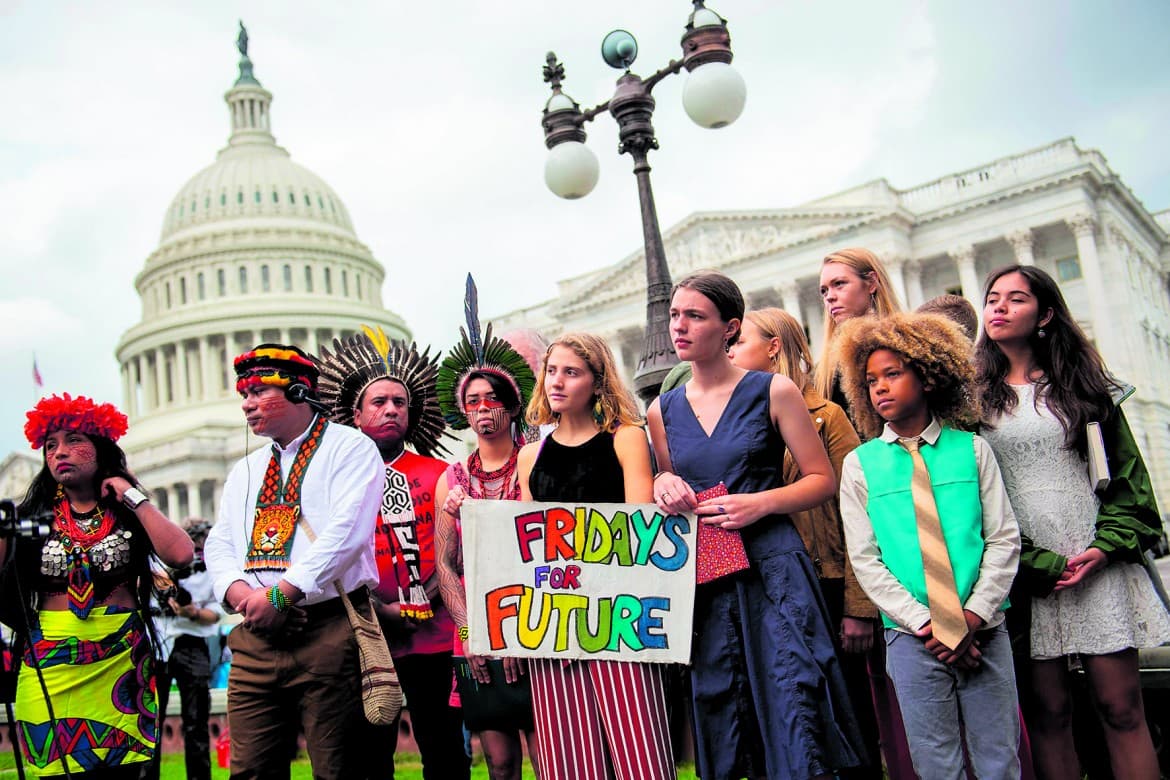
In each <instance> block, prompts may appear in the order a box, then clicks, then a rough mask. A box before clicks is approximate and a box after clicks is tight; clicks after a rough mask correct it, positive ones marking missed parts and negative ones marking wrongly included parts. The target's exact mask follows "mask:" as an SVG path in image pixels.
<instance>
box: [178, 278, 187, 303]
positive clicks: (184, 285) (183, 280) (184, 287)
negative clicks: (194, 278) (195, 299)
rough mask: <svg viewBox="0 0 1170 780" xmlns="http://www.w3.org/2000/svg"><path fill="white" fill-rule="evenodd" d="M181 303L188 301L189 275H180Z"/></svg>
mask: <svg viewBox="0 0 1170 780" xmlns="http://www.w3.org/2000/svg"><path fill="white" fill-rule="evenodd" d="M179 303H183V304H185V303H187V277H185V276H180V277H179Z"/></svg>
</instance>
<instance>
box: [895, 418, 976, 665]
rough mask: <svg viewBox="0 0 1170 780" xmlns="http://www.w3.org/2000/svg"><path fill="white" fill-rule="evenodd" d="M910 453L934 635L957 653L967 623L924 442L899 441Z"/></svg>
mask: <svg viewBox="0 0 1170 780" xmlns="http://www.w3.org/2000/svg"><path fill="white" fill-rule="evenodd" d="M898 443H899V444H901V445H902V446H903V447H905V448H906V451H907V452H909V453H910V460H911V461H913V463H914V477H913V479H912V480H911V482H910V495H911V496H912V497H913V498H914V515H915V518H916V519H917V521H918V546H919V547H921V548H922V571H923V573H924V574H925V575H926V599H927V601H928V602H929V606H930V628H931V633H932V634H933V635H934V637H935V638H936V639H938V640H939V641H940V642H942V643H943V644H944V645H946V646H947V647H949V648H950V649H952V650H954V649H955V648H956V647H958V646H959V643H960V642H962V641H963V639H964V638H965V637H966V636H967V619H966V618H965V617H964V616H963V605H962V604H960V603H959V593H958V590H957V589H956V588H955V572H954V570H953V569H951V556H950V554H949V553H948V552H947V542H946V539H945V538H944V537H943V532H942V525H941V524H940V523H939V519H938V505H937V504H935V501H934V492H933V491H932V490H931V486H930V472H929V471H928V470H927V469H926V461H924V460H923V459H922V453H921V452H919V451H918V447H919V445H920V444H921V443H922V439H921V438H915V439H898Z"/></svg>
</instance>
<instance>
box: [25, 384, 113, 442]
mask: <svg viewBox="0 0 1170 780" xmlns="http://www.w3.org/2000/svg"><path fill="white" fill-rule="evenodd" d="M25 417H27V418H28V421H27V422H26V423H25V424H24V436H25V438H26V439H28V443H29V444H31V445H32V448H33V449H34V450H39V449H40V448H41V447H43V446H44V444H45V439H46V438H47V437H48V435H49V434H50V433H52V432H53V431H60V430H66V431H80V432H81V433H84V434H86V435H88V436H104V437H105V438H107V439H109V440H110V441H117V440H118V439H120V438H122V435H123V434H125V433H126V415H124V414H122V413H121V412H119V411H118V408H117V407H116V406H114V405H113V404H96V403H94V402H93V399H92V398H86V397H85V396H84V395H79V396H77V397H73V396H71V395H69V393H63V394H62V395H50V396H47V397H45V398H42V399H41V400H39V401H37V405H36V406H34V407H33V408H32V411H30V412H27V413H26V414H25Z"/></svg>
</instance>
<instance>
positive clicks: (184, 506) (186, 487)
mask: <svg viewBox="0 0 1170 780" xmlns="http://www.w3.org/2000/svg"><path fill="white" fill-rule="evenodd" d="M175 488H176V490H177V491H178V493H179V500H178V501H177V502H176V503H177V504H178V505H179V507H180V511H179V512H178V517H172V518H171V519H172V520H174V521H175V522H181V521H182V520H184V519H185V518H188V517H190V516H191V515H197V514H199V512H198V511H197V509H198V507H197V506H196V505H195V502H194V501H192V500H191V496H192V493H193V491H192V490H191V483H190V482H180V483H179V484H177V485H175ZM195 495H196V496H198V495H199V494H198V493H197V492H196V493H195Z"/></svg>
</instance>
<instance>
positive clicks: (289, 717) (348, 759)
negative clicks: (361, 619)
mask: <svg viewBox="0 0 1170 780" xmlns="http://www.w3.org/2000/svg"><path fill="white" fill-rule="evenodd" d="M233 366H234V368H235V373H236V377H237V381H236V390H237V392H239V394H240V396H241V398H242V399H243V400H242V403H241V408H242V409H243V412H244V416H245V419H246V420H247V424H248V428H249V429H250V430H251V432H252V433H253V434H255V435H257V436H262V437H265V438H267V439H271V440H272V442H271V445H270V446H268V443H267V442H265V446H262V447H258V448H256V449H255V450H254V451H253V452H252V453H250V454H249V455H246V456H245V457H244V458H242V459H241V460H240V461H239V462H238V463H237V464H236V465H235V467H234V468H233V469H232V471H231V473H230V474H229V475H228V478H227V481H226V482H225V483H224V488H223V498H222V500H221V502H220V507H219V519H218V521H217V522H216V524H215V525H214V526H213V527H212V529H211V531H210V532H209V533H208V536H207V541H206V543H205V544H204V557H205V560H206V563H207V571H208V573H209V574H210V575H211V578H212V587H213V590H214V592H215V596H216V598H218V599H220V600H221V602H222V603H223V604H224V606H226V607H227V608H228V609H230V610H231V611H233V612H237V613H239V614H240V615H242V616H243V618H244V622H243V625H241V626H239V627H238V628H236V629H235V630H233V631H232V633H231V634H230V635H229V636H228V647H230V648H231V651H232V667H231V673H230V674H229V676H228V726H229V727H230V729H231V754H232V767H231V769H232V776H233V777H254V778H262V777H279V776H280V775H281V774H282V773H283V774H284V775H285V776H287V774H288V761H289V750H288V746H289V745H290V744H291V743H292V742H293V741H294V740H295V739H296V734H297V730H298V728H303V729H304V733H305V741H306V743H307V747H308V751H309V758H310V759H311V760H312V762H313V773H314V775H315V776H317V777H322V778H337V780H342V778H345V780H348V779H349V778H352V777H356V776H357V775H358V771H359V766H360V763H361V760H360V759H361V754H362V747H363V746H362V744H361V742H360V725H361V723H362V722H364V720H365V718H364V717H363V714H362V708H361V676H360V670H359V667H358V648H357V640H356V639H355V637H354V632H353V630H352V629H351V628H350V624H349V619H348V617H347V615H346V610H345V605H344V603H343V601H342V598H341V596H340V595H339V594H338V592H337V587H340V588H342V589H343V590H344V591H345V592H346V593H347V594H348V595H349V599H350V601H351V602H352V603H353V606H354V607H355V608H356V609H357V610H358V611H360V612H362V613H364V614H366V615H369V614H370V607H369V598H368V596H367V588H368V586H371V585H373V584H374V583H375V582H377V573H378V570H377V567H376V566H375V564H374V551H373V549H372V546H371V545H370V543H369V540H370V538H371V537H372V536H373V533H374V523H375V519H376V517H377V512H378V503H379V498H380V496H381V493H382V473H381V472H382V462H381V459H380V458H379V457H378V451H377V448H376V447H375V446H374V445H373V444H372V443H371V442H370V440H369V439H368V438H366V437H365V436H362V435H360V434H359V433H357V432H356V431H354V430H352V429H351V428H348V427H346V426H343V425H334V424H332V423H331V422H330V421H329V420H327V419H326V418H325V417H324V416H323V415H320V414H318V413H317V412H316V411H315V410H314V408H313V404H314V403H317V404H318V405H319V402H317V401H316V400H315V397H314V393H315V391H316V389H317V379H318V371H317V366H316V364H315V363H314V362H313V360H312V359H311V358H310V357H309V356H308V355H306V354H305V352H304V351H302V350H300V349H298V348H297V347H294V346H285V345H282V344H261V345H260V346H258V347H256V348H255V349H253V350H251V351H249V352H245V353H244V354H242V355H240V356H239V357H237V358H236V359H235V361H234V363H233ZM306 401H308V403H306ZM335 583H336V585H335ZM281 767H283V769H281Z"/></svg>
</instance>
